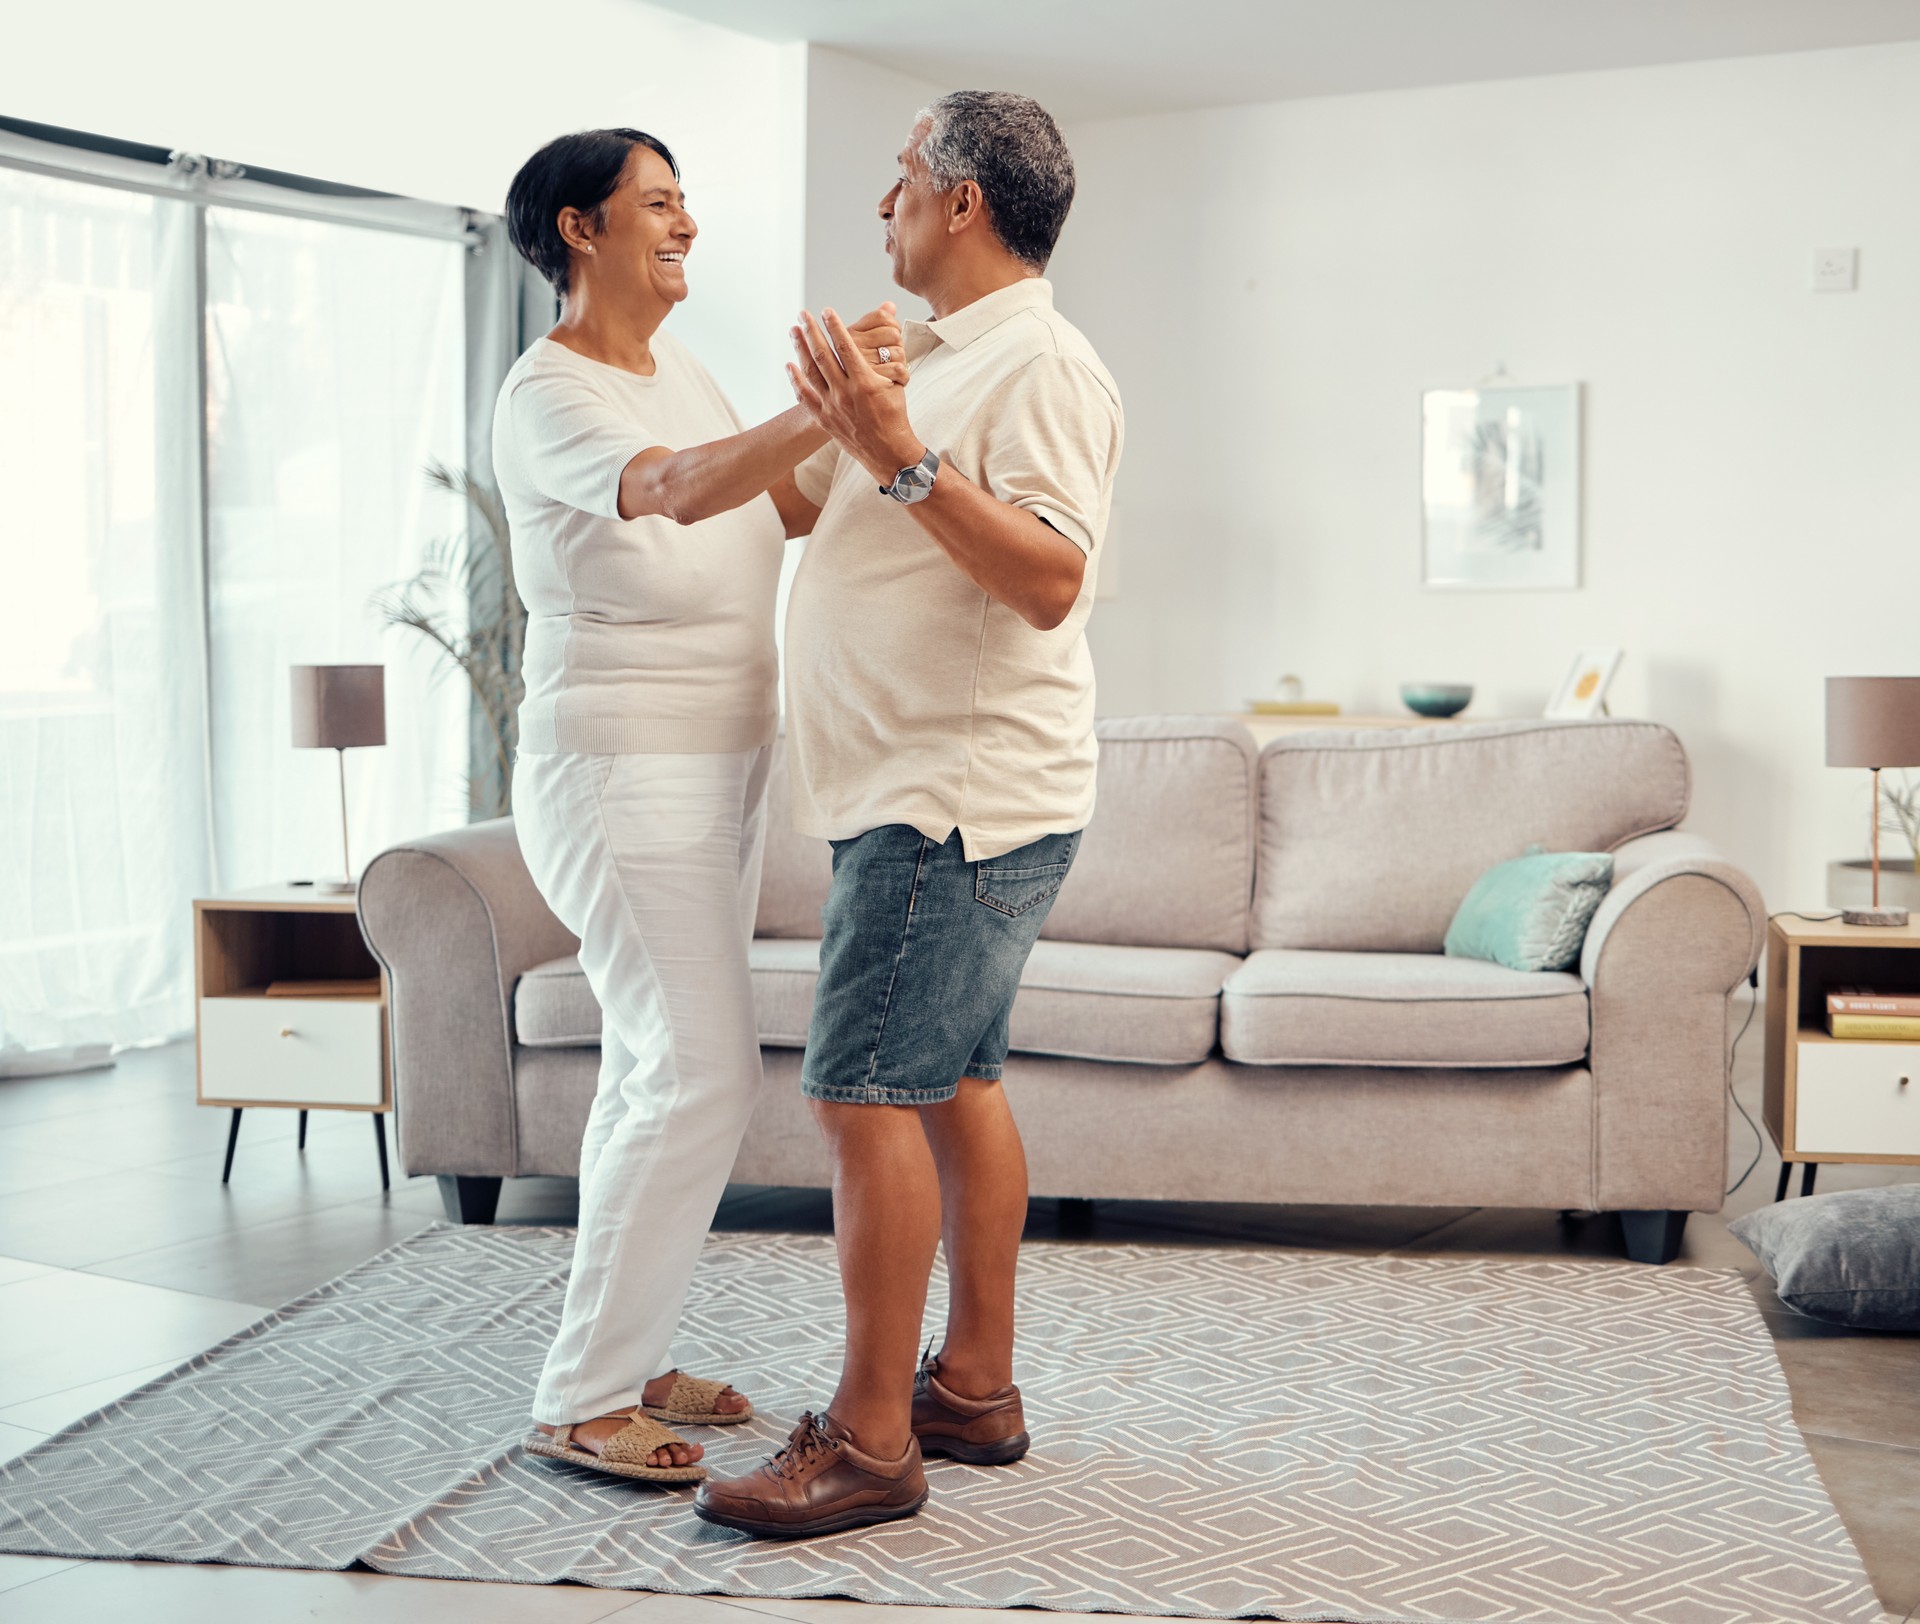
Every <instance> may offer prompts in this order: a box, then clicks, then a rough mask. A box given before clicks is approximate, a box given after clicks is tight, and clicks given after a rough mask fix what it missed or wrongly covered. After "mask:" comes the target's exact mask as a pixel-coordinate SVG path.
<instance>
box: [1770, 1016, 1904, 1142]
mask: <svg viewBox="0 0 1920 1624" xmlns="http://www.w3.org/2000/svg"><path fill="white" fill-rule="evenodd" d="M1796 1075H1797V1077H1798V1081H1797V1083H1796V1085H1795V1090H1794V1107H1793V1142H1794V1145H1795V1147H1796V1148H1797V1149H1799V1150H1802V1151H1811V1152H1818V1151H1838V1152H1847V1153H1851V1154H1853V1155H1856V1156H1871V1155H1875V1154H1884V1155H1891V1156H1920V1043H1855V1042H1850V1043H1803V1044H1801V1045H1800V1055H1799V1067H1798V1071H1797V1073H1796ZM1903 1077H1904V1078H1906V1079H1907V1081H1906V1082H1905V1083H1904V1084H1903V1083H1902V1082H1901V1079H1902V1078H1903Z"/></svg>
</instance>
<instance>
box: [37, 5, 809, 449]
mask: <svg viewBox="0 0 1920 1624" xmlns="http://www.w3.org/2000/svg"><path fill="white" fill-rule="evenodd" d="M290 17H291V14H288V15H286V16H283V15H282V14H280V13H277V12H274V11H272V10H271V8H269V9H268V10H266V11H263V10H262V9H261V8H260V7H259V6H258V5H256V4H251V3H243V0H195V3H194V4H193V5H192V6H191V7H190V8H188V10H187V11H186V12H184V13H182V12H180V11H178V10H169V9H168V8H166V7H156V6H152V5H148V4H136V3H134V0H92V3H89V4H85V5H70V6H34V7H27V8H21V9H19V10H18V13H17V15H10V16H9V18H8V22H7V48H6V50H5V51H4V52H0V108H4V109H5V111H6V112H7V113H8V114H10V115H11V116H13V117H16V118H26V119H34V120H38V121H40V122H42V123H47V124H60V125H65V126H68V127H70V128H75V129H82V130H90V131H94V132H97V133H100V134H105V135H113V136H119V137H122V138H124V139H127V140H133V141H144V142H150V143H152V144H154V145H156V146H165V147H180V148H185V149H188V150H191V151H196V152H204V153H207V154H209V155H211V156H214V157H220V158H230V159H233V160H235V161H237V162H240V163H245V164H253V165H257V166H260V167H264V168H272V169H283V170H291V171H294V172H296V173H300V174H306V175H315V176H319V177H322V178H324V179H327V180H335V181H344V182H348V183H351V184H353V185H358V186H367V187H373V188H376V189H378V190H382V191H389V192H398V193H402V194H405V195H407V196H411V197H420V198H427V199H431V200H433V201H436V202H443V203H457V204H464V205H467V206H470V207H473V208H481V209H489V210H498V209H499V208H500V207H501V206H502V204H503V203H504V201H505V198H506V189H507V182H508V181H509V180H511V179H512V177H513V173H514V171H515V170H516V169H517V168H518V167H519V166H520V164H521V163H522V162H524V161H525V159H526V158H527V157H528V156H529V155H530V154H531V153H532V152H533V151H534V149H535V148H536V147H538V146H539V145H540V144H541V143H542V142H545V141H547V140H550V139H551V138H552V137H554V136H556V135H559V134H562V133H563V132H565V131H568V130H578V129H587V128H592V127H595V126H601V125H611V124H624V125H637V126H639V127H640V128H641V129H645V130H648V131H650V132H652V133H653V134H655V135H658V136H659V137H661V138H662V139H663V140H664V141H666V142H667V144H668V145H669V146H671V147H672V148H673V149H674V153H675V155H676V156H677V157H678V158H679V159H680V161H681V166H682V168H683V170H684V172H685V182H686V188H687V196H688V199H689V201H690V203H691V204H692V207H693V210H694V215H695V218H696V219H698V220H699V222H700V227H701V236H700V242H699V246H698V248H697V249H696V250H695V258H694V260H693V261H692V263H691V265H690V267H689V272H688V275H689V280H690V281H691V283H692V285H693V294H692V297H691V298H689V299H688V301H687V303H686V305H685V306H684V307H682V309H680V310H679V311H677V312H676V313H675V315H674V317H673V321H674V330H675V331H676V332H677V333H678V334H679V335H680V336H681V337H682V338H684V339H685V340H686V341H687V342H688V343H689V344H690V345H691V346H692V347H693V348H694V350H695V351H696V353H698V354H699V355H700V356H701V357H702V359H704V360H705V361H706V362H707V364H708V365H709V366H710V367H711V368H712V369H713V371H714V373H715V374H716V376H717V377H718V378H719V379H720V382H721V384H722V385H723V386H724V387H725V388H726V389H727V390H728V392H729V393H730V394H732V396H733V397H734V401H735V404H736V405H737V406H738V407H739V408H740V410H741V411H742V412H743V413H745V414H747V415H748V416H749V417H754V416H760V415H764V414H765V413H767V412H769V411H772V410H776V409H778V408H780V407H781V406H782V405H784V404H787V403H789V402H790V401H791V398H792V397H791V394H790V393H789V391H788V389H787V386H786V381H785V379H784V377H783V376H782V375H781V372H780V366H781V363H782V361H783V360H784V359H785V353H786V326H787V323H788V322H789V321H791V319H792V313H793V310H794V308H795V306H796V304H797V302H798V299H799V294H800V286H801V282H800V274H801V267H800V245H801V240H802V219H801V215H802V207H803V204H802V199H803V195H804V190H805V176H804V170H803V163H804V153H803V148H802V142H801V129H802V121H803V119H804V116H805V80H804V76H805V48H804V47H802V46H780V45H771V44H768V43H766V42H765V41H762V40H757V39H751V38H748V37H747V36H745V35H742V34H737V33H734V32H732V31H731V30H729V29H724V28H718V27H714V26H712V25H710V24H707V23H703V22H699V21H695V20H693V19H691V18H688V17H685V16H681V15H678V14H676V13H672V12H667V11H661V10H656V9H655V8H653V7H651V6H648V5H644V4H641V3H639V0H545V3H544V4H542V5H540V6H538V7H529V6H527V5H525V4H524V3H515V0H467V3H465V4H462V5H460V6H457V7H449V6H447V5H445V4H439V3H431V0H337V3H336V4H333V5H330V6H328V7H327V8H325V10H324V11H321V12H312V13H306V14H303V19H302V20H301V21H300V22H299V24H298V25H297V26H296V25H295V23H294V22H293V21H291V20H290Z"/></svg>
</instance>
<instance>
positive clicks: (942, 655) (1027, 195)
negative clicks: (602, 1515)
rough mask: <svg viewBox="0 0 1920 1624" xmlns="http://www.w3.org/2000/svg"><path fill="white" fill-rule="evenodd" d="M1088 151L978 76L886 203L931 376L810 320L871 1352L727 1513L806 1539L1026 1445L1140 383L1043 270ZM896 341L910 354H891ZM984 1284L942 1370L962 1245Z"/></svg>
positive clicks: (857, 1197)
mask: <svg viewBox="0 0 1920 1624" xmlns="http://www.w3.org/2000/svg"><path fill="white" fill-rule="evenodd" d="M1072 199H1073V161H1072V159H1071V157H1070V156H1069V155H1068V152H1067V148H1066V144H1065V142H1063V141H1062V140H1061V138H1060V132H1059V129H1058V128H1057V127H1056V126H1055V124H1054V122H1053V120H1052V119H1051V118H1050V117H1048V115H1047V113H1046V112H1045V110H1044V109H1042V108H1041V107H1040V106H1039V105H1038V104H1037V103H1035V102H1033V101H1031V100H1029V99H1027V98H1026V97H1024V96H1013V95H1005V94H999V93H993V92H985V91H959V92H955V93H954V94H952V95H948V96H943V97H941V98H940V100H938V101H936V102H935V103H934V104H933V105H932V106H931V107H930V108H928V109H927V110H926V112H924V113H923V114H922V115H921V116H920V118H919V120H918V121H917V122H916V124H915V125H914V128H913V131H912V133H911V135H910V136H909V137H908V140H907V144H906V147H905V149H904V150H903V151H902V152H901V154H900V175H899V179H898V180H897V181H896V183H895V185H894V187H893V189H892V190H891V191H889V192H888V193H887V195H886V197H885V198H884V199H883V200H882V202H881V204H880V216H881V219H882V220H883V221H885V223H886V228H887V248H888V252H889V253H890V254H891V256H892V260H893V274H894V280H895V281H897V282H898V283H899V284H900V285H901V286H902V287H904V288H906V289H907V290H908V291H909V292H912V293H916V294H918V295H920V296H921V297H922V298H924V299H925V300H926V301H927V303H928V304H929V305H930V306H931V307H932V309H933V316H934V319H933V320H932V321H931V322H928V323H908V324H907V328H906V335H905V343H906V350H907V356H906V359H907V362H908V365H909V367H910V368H911V379H910V381H909V382H908V384H907V387H906V388H905V389H904V390H901V389H898V388H895V387H893V386H891V385H890V384H889V383H888V381H887V380H886V379H885V378H883V377H882V376H880V374H879V373H878V372H877V371H876V370H875V369H874V368H873V367H872V366H870V365H869V364H867V362H866V361H865V360H864V358H863V357H861V356H860V355H859V353H858V352H857V350H856V349H855V347H854V345H853V343H852V340H851V337H850V335H849V334H848V332H847V330H846V328H845V327H844V326H843V324H842V323H841V321H840V319H839V318H838V317H837V316H836V315H835V314H834V313H833V312H832V311H831V310H829V311H826V312H824V313H823V319H822V320H821V321H815V319H814V318H813V317H812V316H810V315H808V316H803V318H802V320H803V326H801V327H796V328H795V329H794V340H795V346H796V355H797V361H796V364H795V365H793V366H791V367H790V368H789V369H788V370H789V373H790V376H791V378H792V382H793V385H794V389H795V393H796V394H797V395H798V396H799V398H800V400H801V402H802V404H804V405H805V406H806V408H807V410H808V411H809V412H810V413H812V415H813V417H814V419H815V421H816V422H817V423H818V424H819V425H820V426H821V427H822V428H823V429H825V430H826V431H827V432H828V433H829V434H831V435H832V436H833V439H834V442H835V443H834V444H833V445H830V446H828V447H827V448H826V449H825V450H824V451H822V452H820V453H819V454H817V455H816V456H815V457H813V458H811V459H810V460H809V461H808V462H806V463H804V464H802V465H801V467H800V468H799V469H798V470H797V471H796V478H797V481H798V484H799V487H800V491H801V493H802V495H803V496H805V497H806V499H807V500H808V501H810V502H812V503H815V504H816V505H817V506H818V508H819V514H818V517H817V519H816V520H815V522H814V525H813V528H812V531H811V535H812V540H811V541H810V542H809V544H808V546H807V550H806V554H805V557H804V558H803V560H802V562H801V565H800V570H799V574H798V576H797V577H796V579H795V581H794V586H793V594H792V598H791V601H790V605H789V609H788V616H787V665H788V704H787V713H788V719H789V720H788V735H789V747H790V750H791V766H792V778H793V786H794V806H795V822H796V824H797V826H798V828H799V829H800V831H801V832H802V833H803V834H811V835H817V836H823V837H825V838H827V839H829V840H831V841H832V842H833V843H834V859H833V869H834V873H833V888H832V892H831V894H830V896H829V898H828V901H827V905H826V909H825V913H824V919H823V923H824V928H825V939H824V941H823V942H822V944H821V950H820V981H819V987H818V991H817V993H816V995H815V1002H814V1011H813V1021H812V1026H811V1028H810V1030H809V1032H808V1037H807V1054H806V1061H805V1065H804V1068H803V1072H802V1079H803V1088H804V1090H805V1092H806V1094H807V1095H808V1097H809V1098H810V1099H811V1100H812V1101H813V1110H814V1115H815V1118H816V1120H817V1121H818V1122H819V1124H820V1128H821V1131H822V1133H823V1134H824V1135H825V1137H826V1140H827V1144H828V1147H829V1149H830V1150H831V1152H832V1155H833V1160H834V1169H835V1171H834V1229H835V1233H836V1236H837V1240H838V1246H839V1253H840V1269H841V1277H842V1285H843V1288H844V1290H845V1293H846V1304H847V1343H846V1357H845V1363H844V1365H843V1368H842V1372H841V1377H840V1385H839V1387H838V1389H837V1390H836V1392H835V1393H834V1395H833V1399H832V1401H831V1403H830V1404H829V1405H828V1407H827V1409H826V1411H825V1412H824V1413H822V1414H820V1415H819V1416H817V1417H816V1416H813V1415H809V1416H807V1417H805V1418H804V1419H803V1420H802V1422H801V1424H800V1426H799V1427H798V1428H797V1429H796V1430H795V1432H794V1433H793V1436H792V1438H791V1439H790V1440H789V1442H788V1444H787V1445H786V1447H785V1448H784V1449H782V1450H781V1451H780V1453H779V1454H778V1455H776V1456H774V1457H773V1459H772V1460H770V1461H769V1462H768V1463H767V1464H766V1465H764V1466H762V1467H761V1468H760V1469H759V1470H758V1471H755V1472H753V1473H750V1474H749V1475H747V1476H746V1477H742V1478H735V1479H731V1480H726V1481H712V1482H709V1483H707V1484H705V1485H704V1486H703V1487H702V1489H701V1491H700V1494H699V1496H698V1498H697V1500H696V1502H695V1505H696V1509H697V1510H698V1512H699V1514H700V1516H702V1517H703V1518H705V1519H706V1520H707V1521H709V1522H715V1523H721V1524H724V1525H726V1526H728V1527H732V1528H737V1529H743V1530H745V1531H747V1532H750V1533H754V1534H760V1535H767V1536H775V1537H779V1536H798V1535H806V1534H818V1533H826V1532H829V1531H832V1530H836V1529H842V1528H852V1527H856V1526H859V1525H861V1524H865V1523H873V1522H882V1521H886V1520H888V1519H891V1518H895V1517H906V1516H911V1515H912V1514H913V1513H914V1512H916V1511H917V1510H919V1508H920V1506H921V1505H922V1504H923V1503H924V1502H925V1500H926V1497H927V1488H926V1479H925V1476H924V1474H923V1472H922V1470H921V1453H922V1450H925V1451H926V1452H928V1453H940V1454H946V1455H950V1456H953V1457H956V1458H958V1459H961V1460H965V1461H970V1462H975V1463H979V1464H1001V1463H1006V1462H1010V1461H1014V1460H1018V1459H1019V1458H1020V1457H1021V1456H1022V1455H1023V1454H1024V1453H1025V1452H1026V1449H1027V1442H1028V1440H1027V1431H1026V1425H1025V1420H1024V1417H1023V1415H1022V1412H1021V1406H1020V1392H1019V1389H1018V1388H1017V1387H1015V1386H1014V1384H1013V1332H1014V1324H1013V1320H1014V1270H1015V1264H1016V1261H1017V1258H1018V1254H1019V1247H1020V1233H1021V1228H1022V1225H1023V1224H1024V1221H1025V1218H1026V1208H1027V1170H1026V1158H1025V1153H1024V1151H1023V1149H1022V1147H1021V1143H1020V1134H1019V1131H1018V1129H1017V1128H1016V1127H1015V1125H1014V1120H1013V1116H1012V1114H1011V1112H1010V1111H1009V1110H1008V1107H1007V1102H1006V1099H1005V1097H1004V1095H1003V1094H1002V1091H1001V1086H1000V1073H1001V1067H1002V1064H1003V1062H1004V1061H1005V1058H1006V1052H1007V1017H1008V1013H1009V1011H1010V1009H1011V1007H1012V1004H1013V998H1014V993H1015V992H1016V990H1017V989H1018V986H1019V982H1020V973H1021V970H1022V968H1023V967H1024V965H1025V963H1026V960H1027V955H1028V954H1029V952H1030V951H1031V950H1032V947H1033V943H1034V940H1035V938H1036V937H1037V936H1038V935H1039V933H1040V927H1041V924H1042V923H1043V922H1044V920H1045V918H1046V915H1047V912H1048V910H1049V909H1050V908H1051V906H1052V903H1053V899H1054V897H1055V895H1056V894H1057V893H1058V892H1059V889H1060V885H1061V882H1062V881H1063V880H1064V879H1065V878H1066V874H1067V870H1068V867H1069V866H1070V865H1071V863H1072V861H1073V856H1074V851H1075V848H1076V846H1077V845H1078V842H1079V838H1080V836H1079V831H1080V830H1081V829H1083V828H1084V827H1085V826H1086V823H1087V819H1088V817H1089V816H1090V814H1091V813H1092V811H1093V796H1094V766H1095V755H1096V752H1095V745H1094V737H1093V671H1092V665H1091V661H1090V659H1089V657H1088V653H1087V645H1086V638H1085V634H1084V632H1085V626H1086V620H1087V615H1088V613H1089V611H1090V609H1091V607H1092V580H1091V570H1090V568H1089V559H1090V556H1091V555H1092V553H1093V551H1094V549H1095V548H1096V547H1097V546H1098V545H1099V542H1100V538H1101V535H1102V533H1103V532H1104V530H1105V528H1106V523H1107V510H1108V501H1109V496H1110V493H1111V490H1112V485H1113V476H1114V471H1115V468H1116V466H1117V465H1118V463H1119V459H1120V445H1121V411H1120V399H1119V393H1118V391H1117V390H1116V389H1115V387H1114V383H1113V380H1112V378H1111V377H1109V376H1108V374H1107V371H1106V369H1105V368H1104V367H1102V366H1101V364H1100V360H1099V357H1098V356H1096V355H1095V354H1094V352H1093V349H1092V347H1091V346H1090V345H1089V344H1088V343H1087V341H1086V340H1085V339H1084V338H1083V337H1082V336H1081V335H1080V333H1079V332H1078V331H1076V330H1075V329H1074V328H1073V327H1072V326H1071V325H1070V324H1069V323H1068V322H1066V321H1065V320H1064V319H1063V318H1062V317H1060V316H1059V315H1057V314H1056V313H1055V312H1054V309H1053V296H1052V290H1051V289H1050V288H1049V286H1048V284H1047V283H1046V282H1045V281H1044V280H1042V279H1041V273H1042V271H1044V269H1045V268H1046V264H1047V259H1048V256H1049V255H1050V254H1051V253H1052V250H1053V246H1054V243H1055V241H1056V240H1057V238H1058V237H1059V234H1060V227H1061V225H1062V223H1063V222H1064V221H1065V219H1066V214H1067V209H1068V206H1069V204H1070V203H1071V202H1072ZM880 359H881V360H882V361H886V360H887V359H889V357H888V356H887V355H885V354H884V353H883V354H882V355H881V357H880ZM942 1241H944V1244H945V1247H946V1253H947V1265H948V1271H949V1276H950V1280H951V1295H952V1303H951V1308H950V1310H949V1312H948V1316H947V1324H946V1333H945V1339H944V1341H943V1342H942V1344H941V1346H940V1351H939V1353H938V1354H937V1355H936V1356H935V1357H933V1358H931V1359H929V1360H928V1361H927V1362H926V1363H925V1365H924V1366H922V1367H921V1368H920V1369H919V1370H918V1372H917V1373H916V1368H915V1366H916V1354H917V1352H918V1350H919V1336H920V1328H921V1316H922V1314H923V1312H924V1310H925V1307H926V1293H927V1280H928V1276H929V1274H930V1273H931V1271H932V1267H933V1257H934V1250H935V1247H936V1246H937V1245H939V1244H940V1243H941V1242H942Z"/></svg>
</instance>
